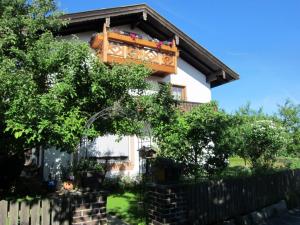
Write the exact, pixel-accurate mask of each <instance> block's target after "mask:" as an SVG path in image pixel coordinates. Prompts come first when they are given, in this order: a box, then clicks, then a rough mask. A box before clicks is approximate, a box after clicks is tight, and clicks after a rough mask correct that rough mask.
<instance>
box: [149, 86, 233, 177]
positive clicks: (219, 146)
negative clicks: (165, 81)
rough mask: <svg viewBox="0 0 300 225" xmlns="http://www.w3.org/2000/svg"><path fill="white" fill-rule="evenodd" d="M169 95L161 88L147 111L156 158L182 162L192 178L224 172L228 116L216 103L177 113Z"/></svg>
mask: <svg viewBox="0 0 300 225" xmlns="http://www.w3.org/2000/svg"><path fill="white" fill-rule="evenodd" d="M170 93H171V92H170V90H169V87H163V88H162V89H161V91H160V92H159V93H158V95H157V96H156V97H154V99H155V98H156V99H157V100H156V101H155V100H154V102H159V104H155V103H154V104H153V103H152V105H153V107H151V110H150V112H149V110H148V113H149V115H148V117H147V118H149V119H150V124H151V126H152V129H153V136H154V139H155V141H156V142H157V144H158V147H159V155H160V156H162V157H165V158H171V159H173V160H175V161H176V162H179V163H182V164H183V165H184V167H185V172H186V173H187V174H188V175H191V176H194V178H195V179H197V178H198V177H199V176H201V175H205V174H207V173H208V174H214V173H216V172H219V171H220V170H222V169H224V168H225V167H226V166H227V164H228V161H227V158H228V156H229V155H230V151H229V148H228V147H227V143H228V142H226V140H227V136H226V132H227V127H229V125H230V123H231V119H230V116H228V115H226V113H225V112H224V111H222V110H219V109H218V106H217V104H216V103H215V102H212V103H207V104H201V105H200V106H198V107H195V108H194V109H193V110H192V111H190V112H186V113H183V112H180V111H179V110H178V109H177V108H176V101H174V99H173V98H172V96H171V94H170ZM152 110H153V111H152Z"/></svg>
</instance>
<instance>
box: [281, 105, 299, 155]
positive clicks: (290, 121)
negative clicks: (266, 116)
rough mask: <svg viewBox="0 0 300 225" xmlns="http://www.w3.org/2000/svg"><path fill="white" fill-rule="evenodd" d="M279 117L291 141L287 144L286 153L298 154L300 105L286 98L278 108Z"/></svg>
mask: <svg viewBox="0 0 300 225" xmlns="http://www.w3.org/2000/svg"><path fill="white" fill-rule="evenodd" d="M278 111H279V113H278V116H279V119H280V121H281V122H282V124H283V125H284V127H285V128H286V131H287V133H288V134H289V136H290V139H291V142H290V143H289V145H288V146H287V149H286V154H287V155H290V156H299V155H300V105H296V104H294V103H293V102H292V101H291V100H286V102H285V103H284V104H283V105H280V106H279V109H278Z"/></svg>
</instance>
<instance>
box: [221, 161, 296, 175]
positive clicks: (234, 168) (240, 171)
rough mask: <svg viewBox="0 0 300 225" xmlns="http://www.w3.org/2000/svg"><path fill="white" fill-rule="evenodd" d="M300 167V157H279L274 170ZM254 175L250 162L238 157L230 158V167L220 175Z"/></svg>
mask: <svg viewBox="0 0 300 225" xmlns="http://www.w3.org/2000/svg"><path fill="white" fill-rule="evenodd" d="M299 168H300V158H293V157H278V158H277V159H276V161H275V163H274V166H273V169H271V170H270V171H269V172H272V171H279V170H284V169H299ZM250 175H252V172H251V169H250V163H249V162H246V164H245V161H244V160H243V159H242V158H240V157H238V156H234V157H230V158H229V167H228V168H226V169H225V170H224V171H223V172H222V173H221V174H220V175H219V177H223V178H224V177H244V176H250Z"/></svg>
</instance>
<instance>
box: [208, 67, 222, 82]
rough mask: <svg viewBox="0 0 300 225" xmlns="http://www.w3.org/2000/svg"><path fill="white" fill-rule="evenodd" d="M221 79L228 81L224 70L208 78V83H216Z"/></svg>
mask: <svg viewBox="0 0 300 225" xmlns="http://www.w3.org/2000/svg"><path fill="white" fill-rule="evenodd" d="M219 77H221V78H222V79H223V80H226V72H225V71H224V70H218V71H216V72H213V73H211V74H209V75H208V76H207V77H206V82H207V83H211V82H212V81H216V80H217V79H218V78H219Z"/></svg>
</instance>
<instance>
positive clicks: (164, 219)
mask: <svg viewBox="0 0 300 225" xmlns="http://www.w3.org/2000/svg"><path fill="white" fill-rule="evenodd" d="M299 196H300V170H295V171H283V172H278V173H276V174H272V175H263V176H253V177H247V178H236V179H226V180H220V181H207V182H201V183H196V184H173V185H161V184H152V185H149V186H148V200H149V204H148V206H149V207H148V218H149V223H150V224H172V225H173V224H174V225H175V224H176V225H178V224H203V225H206V224H215V223H218V222H221V221H223V220H226V219H231V218H236V217H238V216H240V215H243V214H248V213H250V212H252V211H255V210H257V209H261V208H263V207H265V206H268V205H271V204H273V203H276V202H278V201H280V200H282V199H285V200H286V201H287V202H288V203H290V204H293V206H296V205H297V203H298V202H297V199H298V200H299Z"/></svg>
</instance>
